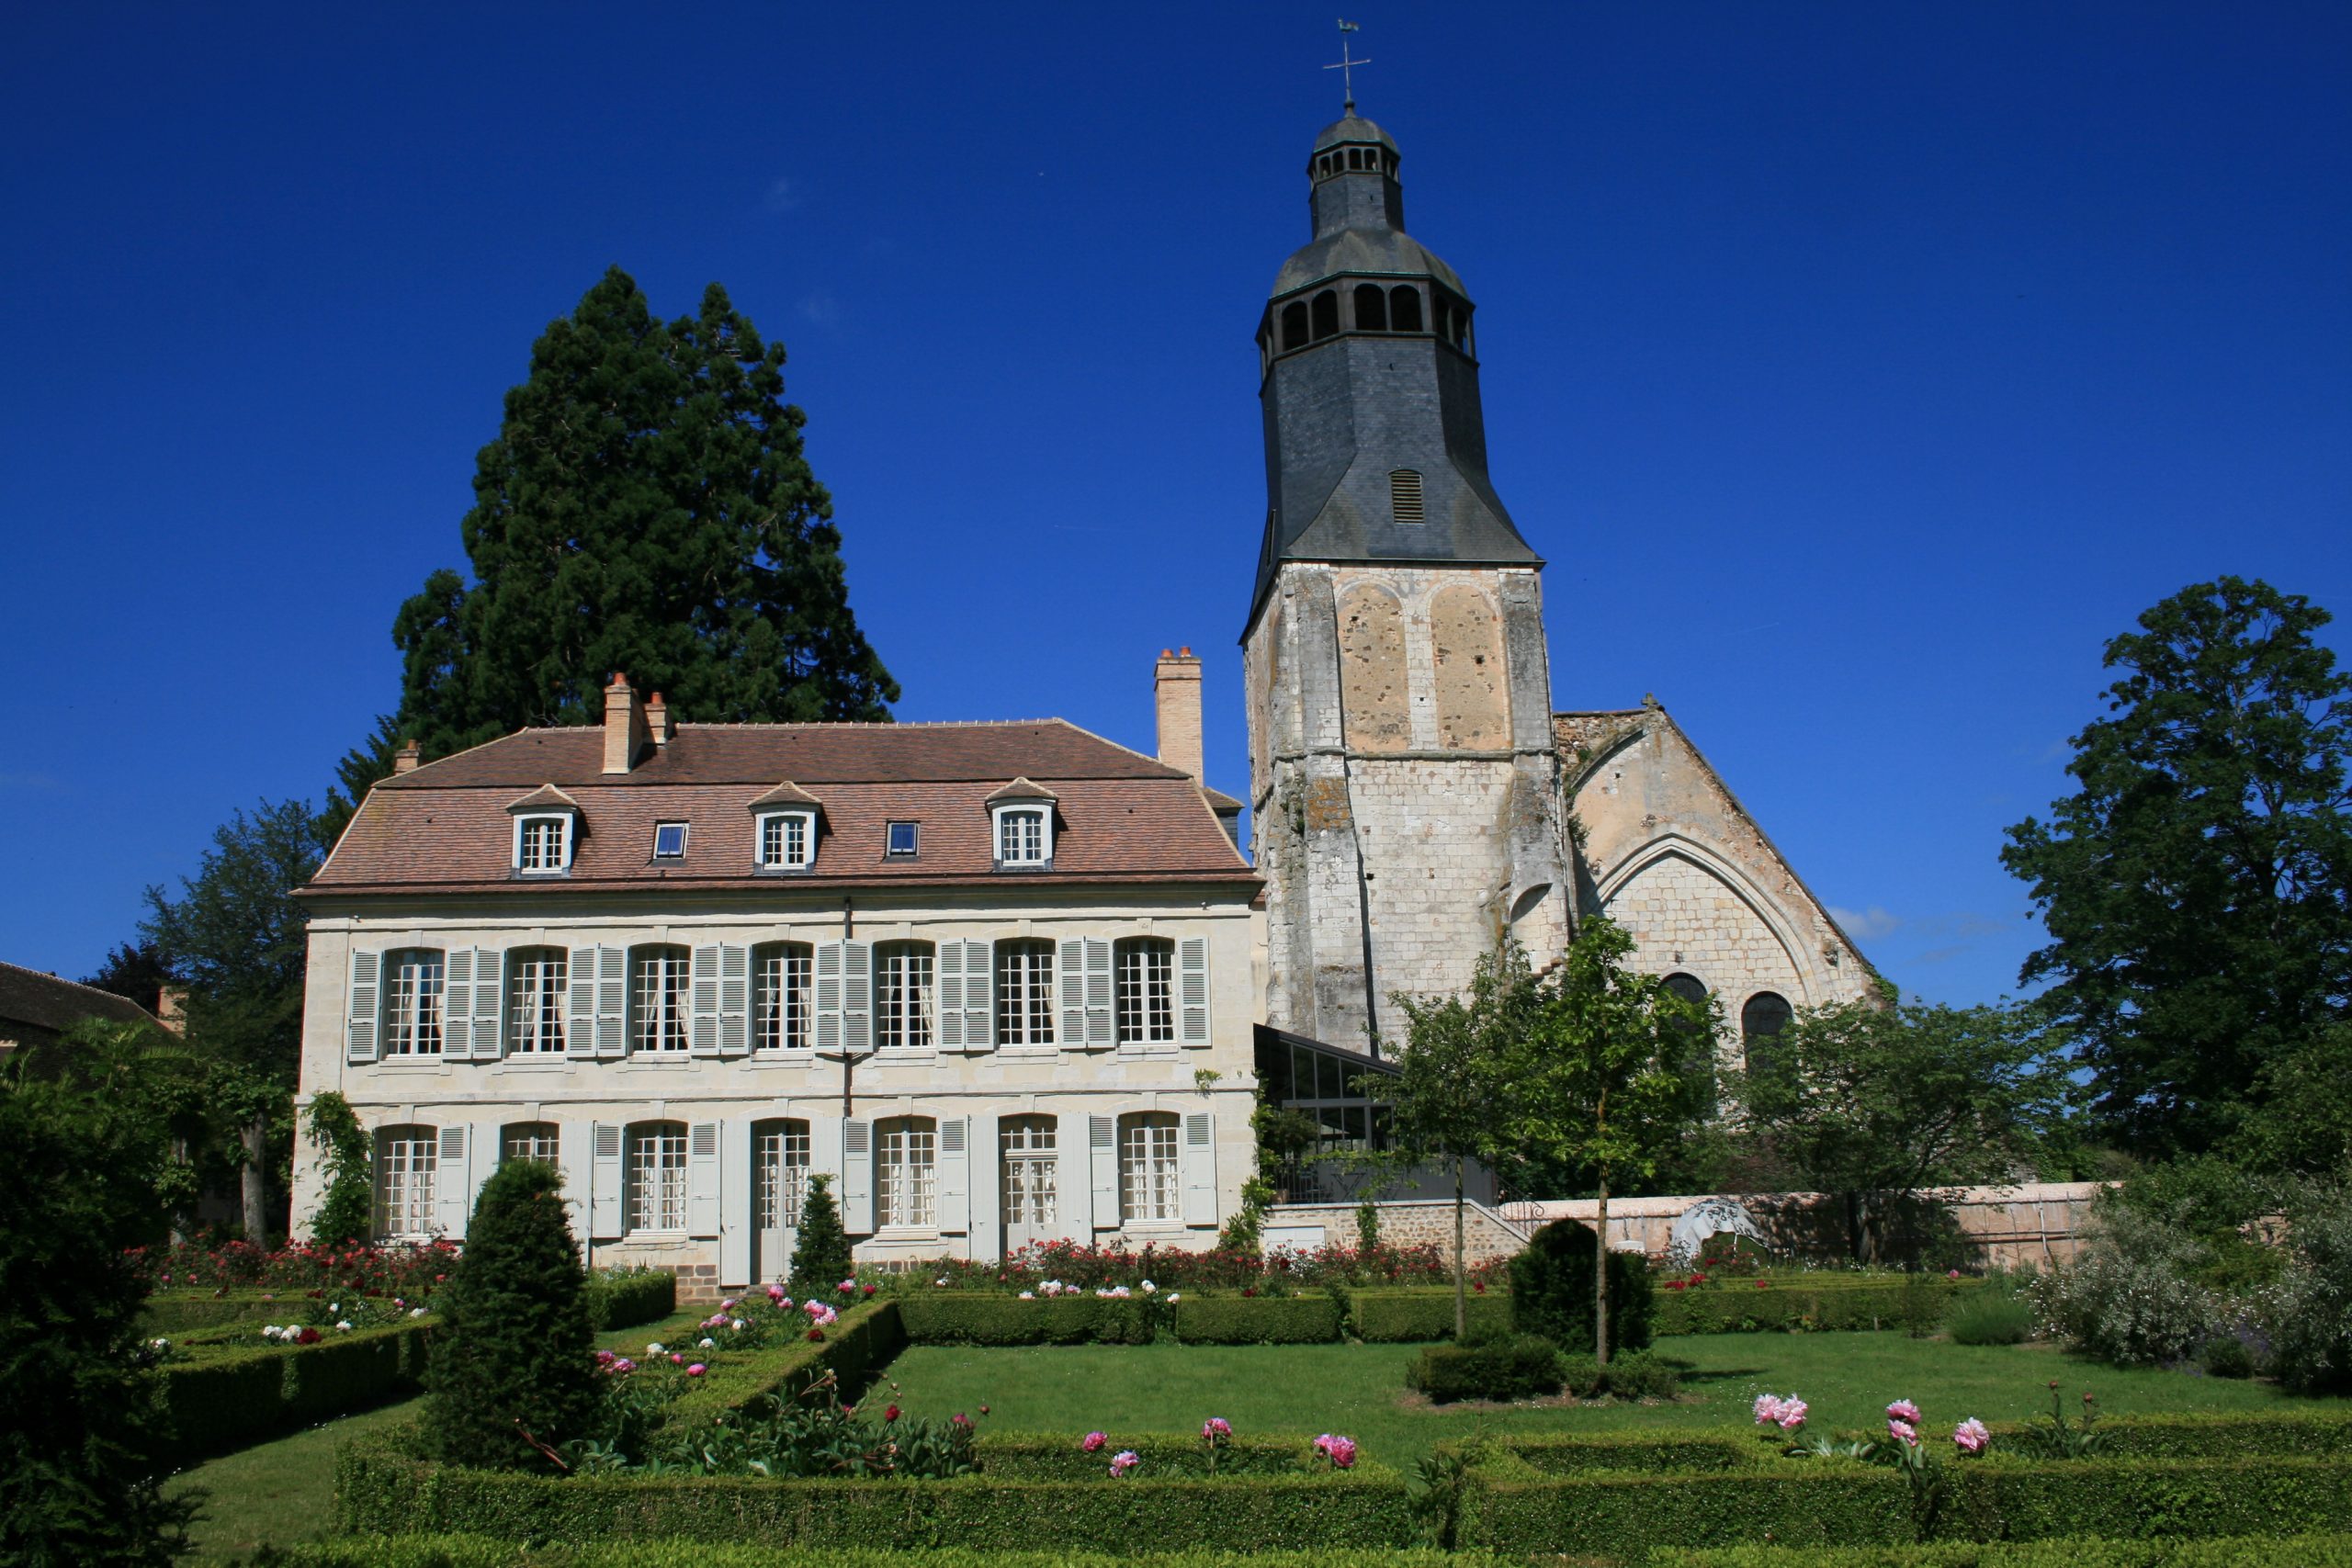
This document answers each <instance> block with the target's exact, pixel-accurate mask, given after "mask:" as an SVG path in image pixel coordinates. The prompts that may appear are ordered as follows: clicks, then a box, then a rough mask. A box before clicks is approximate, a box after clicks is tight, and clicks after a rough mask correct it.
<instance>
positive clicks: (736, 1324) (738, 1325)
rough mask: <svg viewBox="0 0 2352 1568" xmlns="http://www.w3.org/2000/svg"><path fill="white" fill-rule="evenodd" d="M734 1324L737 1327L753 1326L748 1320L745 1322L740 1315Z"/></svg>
mask: <svg viewBox="0 0 2352 1568" xmlns="http://www.w3.org/2000/svg"><path fill="white" fill-rule="evenodd" d="M734 1326H735V1327H737V1328H749V1327H750V1326H751V1325H750V1324H748V1323H746V1322H744V1321H743V1320H742V1319H741V1318H740V1317H739V1318H737V1319H736V1320H735V1324H734Z"/></svg>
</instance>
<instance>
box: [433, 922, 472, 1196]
mask: <svg viewBox="0 0 2352 1568" xmlns="http://www.w3.org/2000/svg"><path fill="white" fill-rule="evenodd" d="M441 1055H442V1059H443V1060H445V1061H451V1062H470V1061H472V1060H473V1059H474V950H473V949H472V948H470V947H453V948H451V949H449V951H448V952H447V953H443V954H442V955H441ZM445 1228H446V1227H445Z"/></svg>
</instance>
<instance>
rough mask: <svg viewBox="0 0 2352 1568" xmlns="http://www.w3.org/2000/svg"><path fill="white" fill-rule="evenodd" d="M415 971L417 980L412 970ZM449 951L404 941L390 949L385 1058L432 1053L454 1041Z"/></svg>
mask: <svg viewBox="0 0 2352 1568" xmlns="http://www.w3.org/2000/svg"><path fill="white" fill-rule="evenodd" d="M412 969H413V970H414V972H415V976H414V980H413V983H412V982H411V980H410V978H409V976H410V971H411V970H412ZM448 1004H449V955H448V953H447V952H445V951H444V950H442V949H440V948H437V947H399V948H394V949H393V950H392V951H391V952H390V953H385V954H384V967H383V1002H382V1007H383V1019H382V1021H381V1022H380V1023H379V1025H378V1026H377V1033H376V1038H377V1039H379V1040H380V1041H381V1042H383V1048H382V1050H381V1051H380V1052H379V1054H378V1057H377V1059H378V1060H379V1061H390V1059H392V1058H393V1057H396V1056H399V1057H407V1058H408V1059H410V1060H412V1061H413V1060H416V1059H419V1058H423V1057H431V1058H433V1059H434V1060H435V1061H438V1060H439V1059H440V1058H441V1056H442V1055H443V1054H444V1053H445V1052H446V1051H447V1049H448V1044H449V1010H448Z"/></svg>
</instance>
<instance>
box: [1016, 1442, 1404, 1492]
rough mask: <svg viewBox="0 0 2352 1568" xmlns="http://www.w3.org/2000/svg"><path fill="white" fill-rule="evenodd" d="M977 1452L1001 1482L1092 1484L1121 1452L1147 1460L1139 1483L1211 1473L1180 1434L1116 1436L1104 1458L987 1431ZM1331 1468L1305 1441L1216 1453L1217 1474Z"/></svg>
mask: <svg viewBox="0 0 2352 1568" xmlns="http://www.w3.org/2000/svg"><path fill="white" fill-rule="evenodd" d="M974 1448H975V1450H976V1451H977V1452H978V1456H979V1461H980V1470H981V1472H982V1473H983V1474H986V1475H993V1476H995V1477H997V1478H998V1479H999V1480H1001V1481H1091V1480H1093V1479H1094V1478H1095V1477H1097V1476H1099V1475H1102V1474H1103V1473H1104V1472H1105V1471H1106V1469H1107V1468H1108V1467H1109V1465H1110V1462H1111V1455H1112V1454H1114V1453H1115V1452H1117V1451H1118V1450H1121V1449H1126V1450H1132V1451H1133V1452H1134V1453H1135V1454H1136V1457H1137V1458H1139V1459H1140V1460H1141V1461H1143V1463H1142V1467H1141V1468H1140V1469H1138V1470H1137V1471H1136V1478H1137V1479H1139V1480H1152V1481H1165V1480H1170V1479H1176V1478H1184V1479H1189V1480H1197V1481H1205V1480H1207V1479H1208V1476H1209V1473H1210V1472H1209V1451H1208V1445H1207V1444H1206V1443H1204V1442H1203V1441H1202V1440H1201V1439H1200V1438H1196V1437H1187V1436H1185V1435H1184V1434H1182V1433H1178V1432H1128V1433H1118V1432H1113V1433H1110V1434H1109V1435H1108V1440H1107V1441H1105V1442H1104V1443H1103V1450H1102V1451H1101V1452H1100V1453H1088V1452H1086V1451H1085V1450H1083V1449H1081V1448H1080V1447H1079V1444H1078V1439H1077V1438H1074V1437H1072V1436H1070V1435H1069V1434H1068V1433H1063V1432H1047V1433H1041V1432H988V1433H984V1434H982V1435H981V1437H980V1438H979V1439H978V1442H977V1443H976V1444H975V1445H974ZM1328 1468H1329V1466H1327V1465H1326V1464H1325V1463H1324V1462H1323V1461H1321V1460H1319V1459H1317V1457H1316V1455H1315V1450H1314V1446H1313V1444H1312V1442H1311V1440H1310V1439H1308V1438H1227V1440H1226V1442H1225V1444H1224V1446H1223V1447H1221V1448H1220V1449H1219V1450H1217V1456H1216V1473H1217V1474H1218V1475H1298V1474H1302V1473H1306V1472H1319V1471H1322V1470H1325V1469H1328ZM1359 1468H1361V1466H1359Z"/></svg>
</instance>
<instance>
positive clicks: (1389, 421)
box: [1250, 112, 1541, 621]
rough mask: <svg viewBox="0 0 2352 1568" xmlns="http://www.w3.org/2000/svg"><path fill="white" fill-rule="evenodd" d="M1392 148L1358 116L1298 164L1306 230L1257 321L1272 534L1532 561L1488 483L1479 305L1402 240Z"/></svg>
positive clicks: (1267, 574)
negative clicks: (1308, 234) (1310, 225)
mask: <svg viewBox="0 0 2352 1568" xmlns="http://www.w3.org/2000/svg"><path fill="white" fill-rule="evenodd" d="M1400 162H1401V159H1400V157H1399V154H1398V152H1397V143H1396V142H1395V141H1392V140H1391V139H1390V138H1389V136H1388V133H1387V132H1386V131H1385V130H1381V129H1380V127H1378V126H1377V125H1374V123H1373V122H1372V121H1370V120H1368V119H1364V118H1361V117H1359V116H1357V115H1355V114H1353V113H1352V112H1351V113H1350V114H1348V115H1347V116H1346V117H1345V118H1341V119H1339V120H1336V121H1334V122H1333V123H1332V124H1330V125H1329V126H1326V127H1325V128H1324V130H1323V133H1322V134H1321V135H1319V136H1317V138H1316V139H1315V150H1314V152H1313V153H1312V154H1311V155H1310V156H1309V157H1308V159H1307V166H1306V174H1307V179H1308V182H1309V185H1308V192H1309V194H1308V203H1309V209H1310V211H1311V214H1312V216H1313V220H1314V226H1315V237H1314V239H1313V240H1312V241H1310V242H1309V243H1307V244H1306V246H1305V247H1304V248H1303V249H1301V250H1299V251H1298V252H1297V253H1295V254H1293V255H1292V257H1291V258H1290V260H1289V261H1287V262H1285V263H1283V269H1282V271H1281V273H1280V274H1279V275H1278V276H1276V277H1275V279H1274V287H1273V291H1272V297H1271V299H1269V300H1268V302H1267V305H1266V310H1265V314H1264V315H1263V316H1262V317H1261V318H1260V321H1259V326H1258V352H1259V363H1260V368H1261V383H1260V388H1259V399H1260V400H1261V403H1262V404H1263V407H1264V411H1265V431H1266V502H1267V506H1266V535H1265V543H1264V546H1263V547H1262V548H1261V551H1260V553H1259V558H1258V581H1257V587H1256V591H1255V592H1254V593H1253V595H1252V597H1251V603H1250V619H1251V620H1252V621H1255V620H1256V618H1257V615H1258V611H1259V609H1260V608H1261V606H1262V605H1263V604H1264V603H1265V598H1266V592H1267V590H1268V589H1269V588H1271V587H1272V584H1273V581H1274V576H1275V573H1276V572H1277V571H1278V570H1280V569H1281V567H1282V564H1283V562H1284V561H1294V560H1299V561H1397V562H1400V563H1414V562H1431V563H1434V562H1442V561H1453V562H1461V563H1464V564H1476V565H1481V566H1504V565H1540V564H1541V562H1540V560H1539V558H1537V556H1536V554H1535V552H1534V551H1533V550H1532V549H1531V548H1530V547H1528V544H1527V541H1526V540H1525V539H1523V538H1521V537H1520V535H1519V530H1518V529H1517V528H1516V527H1514V526H1513V525H1512V524H1511V520H1510V513H1509V512H1507V511H1505V510H1504V508H1503V503H1502V502H1501V500H1500V499H1499V498H1498V496H1497V495H1496V494H1495V491H1494V487H1493V485H1492V483H1491V482H1489V480H1488V479H1487V429H1486V416H1485V414H1484V413H1483V412H1482V411H1481V409H1480V407H1479V401H1478V361H1477V359H1476V338H1475V336H1474V335H1473V333H1472V329H1471V316H1472V313H1473V310H1474V309H1475V308H1474V307H1473V305H1472V304H1471V301H1470V296H1469V293H1468V291H1467V290H1466V289H1464V288H1463V286H1462V279H1461V278H1460V277H1458V276H1455V275H1454V271H1453V268H1452V267H1450V266H1448V265H1445V263H1444V262H1442V261H1441V260H1439V259H1438V257H1437V256H1436V255H1435V254H1432V253H1431V252H1430V251H1429V250H1428V249H1427V248H1426V247H1424V246H1423V245H1421V244H1420V243H1419V242H1418V241H1416V240H1414V239H1412V238H1411V237H1410V236H1408V234H1407V233H1406V232H1405V197H1404V189H1403V186H1402V185H1401V184H1400V183H1399V181H1398V178H1397V168H1398V165H1399V164H1400Z"/></svg>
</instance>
